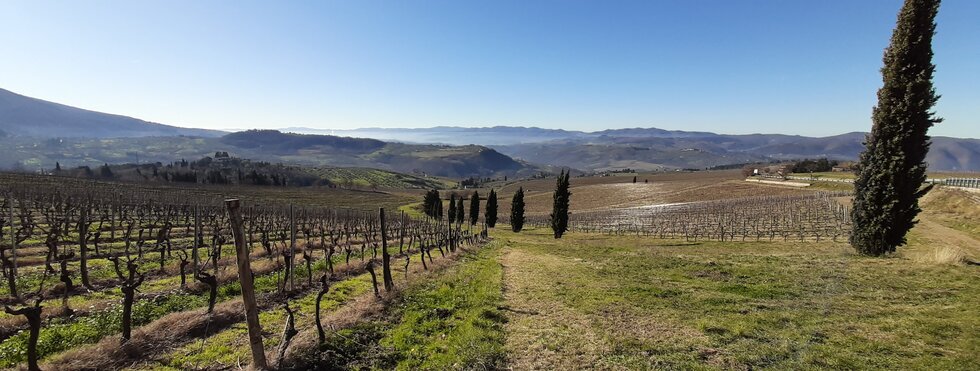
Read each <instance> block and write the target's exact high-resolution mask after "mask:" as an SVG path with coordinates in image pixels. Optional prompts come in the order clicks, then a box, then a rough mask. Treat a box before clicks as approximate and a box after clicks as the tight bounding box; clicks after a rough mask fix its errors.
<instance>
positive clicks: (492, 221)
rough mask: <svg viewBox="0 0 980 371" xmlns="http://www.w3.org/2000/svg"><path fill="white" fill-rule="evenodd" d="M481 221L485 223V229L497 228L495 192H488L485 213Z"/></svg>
mask: <svg viewBox="0 0 980 371" xmlns="http://www.w3.org/2000/svg"><path fill="white" fill-rule="evenodd" d="M483 220H486V221H487V227H490V228H493V227H496V226H497V192H494V191H493V189H491V190H490V195H488V196H487V211H486V212H485V213H484V216H483Z"/></svg>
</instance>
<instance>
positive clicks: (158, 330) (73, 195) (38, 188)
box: [0, 182, 486, 369]
mask: <svg viewBox="0 0 980 371" xmlns="http://www.w3.org/2000/svg"><path fill="white" fill-rule="evenodd" d="M126 189H127V187H121V186H119V185H118V184H111V183H90V184H86V186H85V187H71V186H65V185H58V184H55V183H49V184H40V185H39V184H11V183H9V182H8V183H6V184H5V185H4V186H3V187H2V188H0V195H2V197H3V201H2V203H0V209H2V213H0V214H2V216H0V240H2V241H3V242H2V244H0V263H2V271H3V277H2V278H3V285H0V301H2V304H3V305H4V309H5V310H4V312H3V313H0V368H8V367H15V366H18V365H21V366H26V367H27V368H29V369H38V368H39V366H38V365H39V364H40V363H45V364H47V365H48V366H47V367H45V368H47V369H106V368H122V367H125V366H127V365H131V364H134V363H135V362H136V361H139V360H141V359H144V358H156V357H162V358H167V359H168V360H169V361H170V364H169V366H171V367H176V368H196V367H200V366H201V365H199V364H197V363H194V362H195V360H194V359H193V357H177V356H169V357H163V356H164V355H167V354H173V353H174V352H177V351H180V350H181V349H182V348H184V347H189V346H193V344H197V343H195V342H196V341H203V340H205V339H209V338H213V339H214V340H213V341H222V340H229V341H230V340H235V339H241V338H245V333H244V332H243V331H241V329H240V326H238V325H239V324H241V323H243V322H246V320H248V321H247V322H248V325H249V330H250V331H249V334H248V340H247V341H248V344H249V345H251V346H252V347H253V349H252V350H253V354H256V348H255V347H256V346H257V347H258V349H257V353H258V354H261V357H263V358H264V357H265V353H266V352H269V353H270V354H271V357H270V360H269V363H270V365H271V364H273V363H275V365H276V366H282V365H283V364H284V363H283V362H287V363H286V364H288V362H289V360H288V359H287V358H288V357H287V354H294V353H295V352H296V349H308V350H310V351H315V347H314V345H315V344H316V343H317V342H318V341H320V342H322V341H323V339H324V338H325V336H326V332H328V331H329V330H327V329H325V327H324V326H323V321H322V320H321V312H323V311H324V308H325V307H336V306H339V305H342V304H344V303H349V302H352V301H353V300H355V299H356V298H357V297H359V296H358V295H361V296H366V297H371V296H375V297H383V296H385V295H386V294H388V293H390V292H392V290H395V283H396V282H395V281H399V280H401V281H405V280H408V279H411V278H412V277H413V276H416V275H418V276H421V275H422V274H424V272H425V271H427V270H429V269H430V268H434V266H438V265H440V264H441V263H440V262H439V261H438V260H441V259H443V258H450V257H452V256H453V255H454V254H456V253H457V252H458V251H460V250H462V248H464V247H469V246H479V245H481V244H482V243H483V242H484V241H485V240H486V239H485V238H486V232H485V231H483V232H480V233H476V234H474V233H471V232H469V231H466V230H463V229H462V228H461V226H460V225H459V224H456V225H448V224H440V223H437V222H435V221H433V220H429V219H420V218H414V217H409V216H407V215H405V214H404V213H401V214H393V215H387V216H386V214H385V209H384V208H380V211H375V212H367V211H360V210H350V209H328V208H322V207H300V206H296V205H289V204H278V203H268V204H263V205H242V206H241V207H240V208H239V207H238V202H237V201H234V202H228V203H225V202H222V200H221V199H216V198H214V197H212V196H208V195H204V194H201V193H195V192H179V191H175V190H152V189H141V188H133V189H131V190H129V191H127V190H126ZM433 250H435V251H433ZM245 271H250V277H245V278H244V279H240V272H245ZM372 291H373V295H371V293H372ZM249 292H254V295H252V298H249V296H250V295H249ZM362 294H363V295H362ZM243 297H244V299H243ZM253 299H254V300H253ZM249 306H252V307H253V309H255V308H258V309H260V310H262V313H260V314H258V315H257V317H256V318H246V317H247V316H246V312H249V311H248V308H249ZM253 313H255V312H254V311H252V312H249V316H248V317H251V314H253ZM311 315H312V317H313V318H309V317H311ZM304 319H309V321H308V322H312V323H301V321H302V320H304ZM253 322H254V323H253ZM283 322H285V325H283V324H282V323H283ZM260 323H261V326H262V327H263V328H265V329H271V328H273V327H278V326H283V327H284V328H283V331H282V332H281V333H279V334H275V335H274V336H273V335H269V334H265V336H262V334H261V333H260V334H259V337H258V338H255V337H254V336H255V334H254V333H252V331H251V330H252V326H253V325H259V324H260ZM301 330H302V331H301ZM310 334H315V335H312V336H311V335H310ZM242 348H243V349H244V350H245V351H247V349H248V347H247V346H245V347H242ZM96 349H97V350H98V351H94V350H96ZM287 350H288V351H289V352H288V353H287ZM189 353H192V352H183V353H180V354H189ZM231 353H233V355H234V357H233V359H230V360H229V363H235V362H237V363H239V364H242V363H248V362H249V357H248V356H247V354H244V355H243V354H241V351H239V350H237V349H236V350H233V351H231ZM42 366H43V365H42Z"/></svg>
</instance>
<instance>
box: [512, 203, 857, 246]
mask: <svg viewBox="0 0 980 371" xmlns="http://www.w3.org/2000/svg"><path fill="white" fill-rule="evenodd" d="M848 196H849V194H847V193H842V192H820V193H812V194H805V195H792V196H758V197H744V198H734V199H724V200H717V201H703V202H689V203H682V204H669V205H655V206H646V207H633V208H627V209H617V210H605V211H592V212H577V213H571V214H570V215H569V228H570V229H571V230H572V231H579V232H598V233H606V234H617V235H640V236H653V237H657V238H664V239H668V238H669V239H676V238H683V239H686V240H688V241H697V240H717V241H746V240H751V241H763V240H765V241H772V240H776V239H778V240H783V241H790V240H796V241H822V240H834V241H838V240H847V237H848V235H849V234H850V230H851V217H850V215H849V213H850V209H849V207H848V206H847V203H846V202H841V199H842V198H845V197H848ZM526 219H527V220H526V223H527V224H529V225H532V226H537V227H547V226H548V225H549V222H550V218H549V217H548V216H547V215H530V216H527V218H526Z"/></svg>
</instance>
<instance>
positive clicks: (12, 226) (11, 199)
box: [7, 192, 17, 298]
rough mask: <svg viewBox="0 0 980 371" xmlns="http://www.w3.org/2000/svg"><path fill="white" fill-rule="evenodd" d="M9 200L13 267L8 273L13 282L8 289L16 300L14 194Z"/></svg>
mask: <svg viewBox="0 0 980 371" xmlns="http://www.w3.org/2000/svg"><path fill="white" fill-rule="evenodd" d="M9 198H10V200H9V201H7V203H8V204H10V205H9V206H10V223H9V224H10V259H12V261H13V267H11V271H10V282H13V284H12V285H11V287H10V288H11V292H10V294H11V295H12V296H13V297H15V298H16V297H17V284H16V280H17V230H16V229H14V194H13V192H11V193H10V197H9Z"/></svg>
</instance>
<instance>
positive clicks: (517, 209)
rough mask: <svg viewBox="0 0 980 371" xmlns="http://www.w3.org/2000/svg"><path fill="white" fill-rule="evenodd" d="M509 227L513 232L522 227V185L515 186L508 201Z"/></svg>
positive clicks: (518, 230)
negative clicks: (514, 190) (515, 189)
mask: <svg viewBox="0 0 980 371" xmlns="http://www.w3.org/2000/svg"><path fill="white" fill-rule="evenodd" d="M510 229H511V230H512V231H514V232H520V231H521V230H522V229H524V187H520V188H517V192H514V199H513V200H511V201H510Z"/></svg>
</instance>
